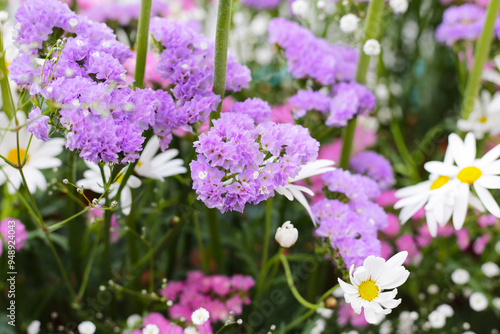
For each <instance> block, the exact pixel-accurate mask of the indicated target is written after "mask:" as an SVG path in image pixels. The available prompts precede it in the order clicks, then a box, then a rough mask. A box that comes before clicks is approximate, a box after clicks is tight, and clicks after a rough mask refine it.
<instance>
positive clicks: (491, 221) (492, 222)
mask: <svg viewBox="0 0 500 334" xmlns="http://www.w3.org/2000/svg"><path fill="white" fill-rule="evenodd" d="M477 223H478V224H479V226H481V227H486V226H496V225H497V223H498V218H497V217H495V216H493V215H491V214H489V213H488V214H485V215H482V216H480V217H479V218H478V219H477Z"/></svg>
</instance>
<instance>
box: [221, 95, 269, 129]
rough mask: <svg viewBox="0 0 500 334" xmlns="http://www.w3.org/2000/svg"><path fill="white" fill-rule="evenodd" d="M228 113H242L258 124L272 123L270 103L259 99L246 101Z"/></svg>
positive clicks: (237, 104)
mask: <svg viewBox="0 0 500 334" xmlns="http://www.w3.org/2000/svg"><path fill="white" fill-rule="evenodd" d="M228 112H234V113H241V114H246V115H248V116H250V118H251V119H253V121H254V122H255V123H257V124H260V123H264V122H269V121H271V113H272V110H271V107H270V106H269V103H267V102H266V101H263V100H261V99H259V98H257V97H255V98H253V99H246V100H245V101H243V102H236V104H235V105H234V106H233V107H232V108H231V109H229V110H228Z"/></svg>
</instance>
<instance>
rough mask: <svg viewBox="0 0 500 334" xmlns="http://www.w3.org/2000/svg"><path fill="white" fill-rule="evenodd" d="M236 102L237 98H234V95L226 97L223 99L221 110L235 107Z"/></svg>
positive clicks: (225, 110) (224, 110)
mask: <svg viewBox="0 0 500 334" xmlns="http://www.w3.org/2000/svg"><path fill="white" fill-rule="evenodd" d="M235 104H236V100H235V99H233V97H232V96H228V97H225V98H224V100H222V109H221V112H227V111H229V110H230V109H231V108H232V107H234V105H235Z"/></svg>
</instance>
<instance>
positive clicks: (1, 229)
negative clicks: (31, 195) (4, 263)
mask: <svg viewBox="0 0 500 334" xmlns="http://www.w3.org/2000/svg"><path fill="white" fill-rule="evenodd" d="M9 221H14V222H15V225H12V224H9ZM10 226H14V228H13V231H14V232H15V233H14V234H13V233H12V232H11V233H10V234H9V230H10V229H11V228H10ZM0 234H1V235H2V237H3V238H4V239H5V241H6V242H8V241H9V240H13V239H10V238H9V235H13V236H15V239H14V241H15V247H16V250H17V251H18V250H20V249H22V248H23V247H24V244H25V243H26V239H28V231H26V227H24V225H23V223H21V221H20V220H19V219H15V218H10V217H7V218H5V219H3V220H2V221H1V222H0ZM0 255H2V238H0Z"/></svg>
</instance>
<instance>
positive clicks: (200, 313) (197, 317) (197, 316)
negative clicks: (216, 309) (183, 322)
mask: <svg viewBox="0 0 500 334" xmlns="http://www.w3.org/2000/svg"><path fill="white" fill-rule="evenodd" d="M209 318H210V313H208V311H207V310H205V309H204V308H203V307H200V308H199V309H197V310H196V311H194V312H193V314H192V315H191V321H193V324H195V325H197V326H200V325H203V324H204V323H205V322H206V321H207V320H208V319H209Z"/></svg>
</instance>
